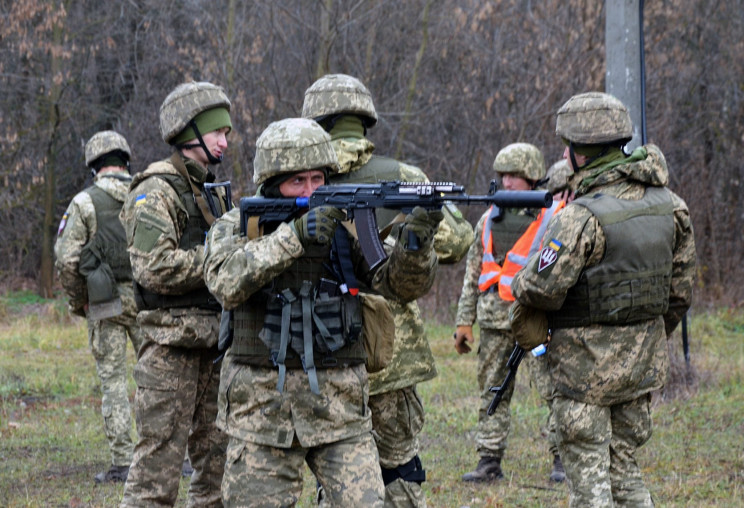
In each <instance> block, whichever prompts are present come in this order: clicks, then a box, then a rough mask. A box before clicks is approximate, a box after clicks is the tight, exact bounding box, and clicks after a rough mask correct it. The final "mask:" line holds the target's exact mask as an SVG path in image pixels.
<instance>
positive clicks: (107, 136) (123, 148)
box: [85, 131, 132, 169]
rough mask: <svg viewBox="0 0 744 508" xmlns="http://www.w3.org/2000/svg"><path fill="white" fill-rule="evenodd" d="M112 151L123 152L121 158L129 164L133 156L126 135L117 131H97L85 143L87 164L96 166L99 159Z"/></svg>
mask: <svg viewBox="0 0 744 508" xmlns="http://www.w3.org/2000/svg"><path fill="white" fill-rule="evenodd" d="M112 152H121V153H119V155H120V158H121V159H122V160H123V161H124V162H126V163H127V164H128V163H129V160H130V159H131V158H132V152H131V150H130V149H129V144H128V143H127V140H126V139H124V136H122V135H121V134H119V133H118V132H115V131H100V132H96V133H95V134H93V136H92V137H91V138H90V139H89V140H88V142H87V143H86V144H85V165H86V166H88V167H89V168H94V166H95V165H96V164H94V163H95V162H96V161H98V159H100V158H101V157H103V156H104V155H108V154H110V153H112ZM96 169H97V168H96Z"/></svg>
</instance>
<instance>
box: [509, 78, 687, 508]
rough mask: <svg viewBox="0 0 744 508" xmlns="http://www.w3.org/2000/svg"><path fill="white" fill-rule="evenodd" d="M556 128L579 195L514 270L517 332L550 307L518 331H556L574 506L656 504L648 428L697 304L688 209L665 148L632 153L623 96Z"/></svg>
mask: <svg viewBox="0 0 744 508" xmlns="http://www.w3.org/2000/svg"><path fill="white" fill-rule="evenodd" d="M556 133H557V134H558V135H559V136H560V137H561V138H562V139H563V141H564V143H566V145H567V148H566V149H565V152H564V157H565V158H566V159H568V161H569V163H570V166H571V168H572V169H573V171H574V174H573V175H572V177H571V187H572V189H574V190H575V196H576V198H575V199H574V201H572V202H571V203H570V204H568V205H567V206H566V208H565V209H564V210H563V211H562V212H561V213H560V214H558V215H556V216H555V217H554V218H553V220H552V222H551V223H550V224H549V226H548V229H547V231H546V234H545V237H544V238H545V242H544V244H543V245H544V246H543V249H542V251H541V252H540V253H538V254H536V255H534V256H533V257H532V258H530V260H529V262H528V263H527V265H526V267H525V268H524V269H523V270H522V271H521V272H520V273H518V274H517V276H516V277H515V278H514V281H513V283H512V289H513V291H514V294H515V296H516V298H517V303H515V305H514V308H513V309H512V313H513V318H514V319H513V320H512V328H513V329H514V330H515V333H517V334H518V335H520V334H519V332H517V330H521V329H524V330H528V329H529V327H525V326H524V325H525V323H527V321H523V320H522V319H520V316H526V317H529V318H530V320H531V321H530V322H532V323H534V320H535V319H536V318H538V317H542V319H543V320H544V324H543V330H542V331H536V332H535V333H534V334H532V333H525V334H524V335H522V336H521V337H522V338H521V339H520V345H522V347H526V348H529V347H532V346H534V345H535V344H537V343H542V342H544V340H545V335H544V331H545V329H547V327H548V326H549V327H550V329H551V330H552V338H551V340H550V344H549V347H548V352H547V354H546V356H547V360H548V365H549V368H550V374H551V378H552V381H553V386H554V398H553V411H554V412H555V417H556V425H557V434H558V439H559V443H558V446H559V449H560V452H561V457H562V459H563V462H564V466H565V468H566V475H567V478H568V484H569V488H570V500H569V503H570V506H572V507H585V506H653V502H652V499H651V496H650V493H649V491H648V489H647V488H646V487H645V485H644V483H643V478H642V475H641V470H640V468H639V466H638V464H637V462H636V456H635V455H636V450H637V449H638V448H639V447H640V446H642V445H643V444H644V443H645V442H646V441H647V440H648V439H649V438H650V437H651V405H650V403H651V392H652V391H653V390H658V389H660V388H662V387H663V385H664V382H665V379H666V376H667V374H668V369H669V358H668V353H667V345H666V339H667V338H668V337H669V334H671V333H672V331H673V330H674V329H675V327H676V326H677V324H678V323H679V321H680V320H681V318H682V316H683V315H684V313H685V312H686V311H687V309H688V308H689V306H690V301H691V293H692V284H693V278H694V273H695V245H694V239H693V231H692V224H691V223H690V215H689V211H688V209H687V206H686V205H685V203H684V201H683V200H682V199H681V198H680V197H679V196H677V195H676V194H674V193H673V192H671V191H670V190H669V189H667V188H666V184H667V182H668V178H669V177H668V171H667V167H666V162H665V160H664V156H663V155H662V153H661V151H660V150H659V148H658V147H656V146H655V145H646V146H643V147H640V148H637V149H635V150H634V151H633V152H632V153H631V154H630V155H627V154H626V153H625V152H624V151H623V148H622V147H623V146H624V145H625V143H627V141H628V140H629V139H631V137H632V127H631V121H630V116H629V114H628V111H627V109H626V108H625V106H624V105H623V104H622V103H621V102H620V101H619V100H617V99H616V98H615V97H613V96H611V95H608V94H605V93H598V92H589V93H584V94H580V95H576V96H574V97H572V98H571V99H569V100H568V101H567V102H566V103H565V104H564V105H563V106H562V107H561V108H560V109H559V110H558V118H557V122H556ZM546 317H547V319H545V318H546Z"/></svg>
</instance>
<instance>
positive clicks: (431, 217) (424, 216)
mask: <svg viewBox="0 0 744 508" xmlns="http://www.w3.org/2000/svg"><path fill="white" fill-rule="evenodd" d="M442 219H444V214H443V213H442V210H440V209H437V210H429V211H427V210H425V209H424V208H421V207H420V206H417V207H416V208H414V209H413V210H412V211H411V213H409V214H408V215H406V220H405V222H404V223H403V228H402V230H401V234H400V239H399V240H400V242H401V243H402V245H403V248H405V249H406V250H421V249H425V248H428V247H429V246H430V245H431V242H432V241H433V240H434V235H435V234H436V232H437V229H438V228H439V223H440V222H442Z"/></svg>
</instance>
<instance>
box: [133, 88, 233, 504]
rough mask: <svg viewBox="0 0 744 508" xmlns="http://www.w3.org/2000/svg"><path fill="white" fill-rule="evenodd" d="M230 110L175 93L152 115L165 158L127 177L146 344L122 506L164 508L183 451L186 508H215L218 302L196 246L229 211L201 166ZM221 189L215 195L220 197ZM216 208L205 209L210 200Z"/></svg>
mask: <svg viewBox="0 0 744 508" xmlns="http://www.w3.org/2000/svg"><path fill="white" fill-rule="evenodd" d="M229 111H230V101H229V100H228V98H227V97H226V96H225V93H224V92H223V90H222V88H220V87H218V86H215V85H213V84H211V83H206V82H199V83H196V82H191V83H184V84H182V85H179V86H178V87H176V88H175V89H174V90H173V91H172V92H171V93H170V94H169V95H168V96H167V97H166V99H165V101H164V102H163V105H162V106H161V108H160V133H161V135H162V137H163V140H164V141H165V142H166V143H168V144H170V145H172V146H173V147H174V149H175V150H174V152H173V155H172V156H171V157H170V158H169V159H166V160H163V161H159V162H155V163H153V164H151V165H150V166H149V167H148V168H147V170H146V171H144V172H143V173H139V174H137V175H135V177H134V179H133V181H132V184H131V187H130V191H129V195H128V196H127V200H126V202H125V204H124V208H123V209H122V215H121V217H122V222H123V223H124V225H125V228H126V232H127V240H128V242H129V255H130V259H131V262H132V270H133V273H134V279H135V281H136V284H135V298H137V306H138V308H139V313H138V314H137V322H138V323H139V324H140V326H141V327H142V331H143V334H144V343H143V345H142V347H141V349H140V351H139V356H138V361H137V365H136V367H135V369H134V379H135V381H136V382H137V393H136V396H135V414H136V417H137V428H138V431H139V441H138V443H137V446H136V447H135V450H134V460H133V462H132V466H131V470H130V473H129V478H128V479H127V483H126V486H125V489H124V498H123V500H122V506H132V507H134V506H138V507H139V506H172V505H173V504H174V503H175V502H176V498H177V496H178V486H179V480H180V472H181V464H182V460H183V458H184V454H185V453H186V450H187V448H188V455H189V458H190V460H191V465H192V466H193V469H194V472H193V476H192V478H191V484H190V487H189V493H188V505H189V506H221V504H222V503H221V499H220V497H221V496H220V484H221V482H222V472H223V469H224V463H225V448H226V446H227V437H226V436H225V435H224V434H223V433H222V432H220V430H219V429H217V427H216V425H215V418H216V416H217V390H218V387H219V365H216V364H215V363H214V360H215V358H217V356H218V351H217V337H218V330H219V315H220V305H219V302H217V300H216V299H215V298H214V297H213V296H212V295H211V294H210V293H209V291H208V290H207V288H206V285H205V283H204V277H203V272H202V265H203V261H204V247H203V245H204V238H205V235H206V232H207V230H208V229H209V225H210V224H211V223H212V222H214V218H215V216H218V215H220V214H221V212H223V211H224V210H225V209H226V208H227V207H228V205H229V204H228V202H227V201H228V200H227V199H226V197H225V195H226V193H224V192H220V193H216V194H214V195H213V194H210V195H209V196H207V194H206V192H213V191H212V190H210V191H205V187H204V186H205V184H206V183H208V182H213V181H214V175H213V174H212V173H211V172H210V171H209V169H208V166H209V164H217V163H219V162H220V161H221V160H222V156H223V154H224V152H225V150H226V149H227V139H226V136H227V134H228V133H229V131H230V129H231V128H232V125H231V121H230V113H229ZM219 189H220V190H223V188H219ZM205 197H211V198H212V199H211V202H212V203H213V204H214V203H216V205H215V208H211V207H209V206H207V204H208V200H205Z"/></svg>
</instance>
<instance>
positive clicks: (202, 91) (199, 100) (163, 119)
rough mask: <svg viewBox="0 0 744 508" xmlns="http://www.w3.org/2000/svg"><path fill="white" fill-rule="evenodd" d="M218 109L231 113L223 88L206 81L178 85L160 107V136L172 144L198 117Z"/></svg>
mask: <svg viewBox="0 0 744 508" xmlns="http://www.w3.org/2000/svg"><path fill="white" fill-rule="evenodd" d="M218 107H223V108H225V109H227V110H228V111H230V100H229V99H228V98H227V95H225V92H224V90H223V89H222V87H220V86H217V85H213V84H212V83H208V82H206V81H200V82H196V81H192V82H190V83H183V84H180V85H178V86H177V87H176V88H175V89H174V90H173V91H172V92H171V93H169V94H168V96H167V97H166V98H165V100H164V101H163V104H162V106H160V135H161V136H162V137H163V141H165V142H166V143H168V144H171V141H173V139H174V138H175V137H176V136H177V135H178V134H179V133H180V132H181V131H182V130H184V129H185V128H186V127H187V126H188V125H189V123H190V122H191V120H193V119H194V117H195V116H196V115H198V114H199V113H201V112H203V111H207V110H209V109H213V108H218Z"/></svg>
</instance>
